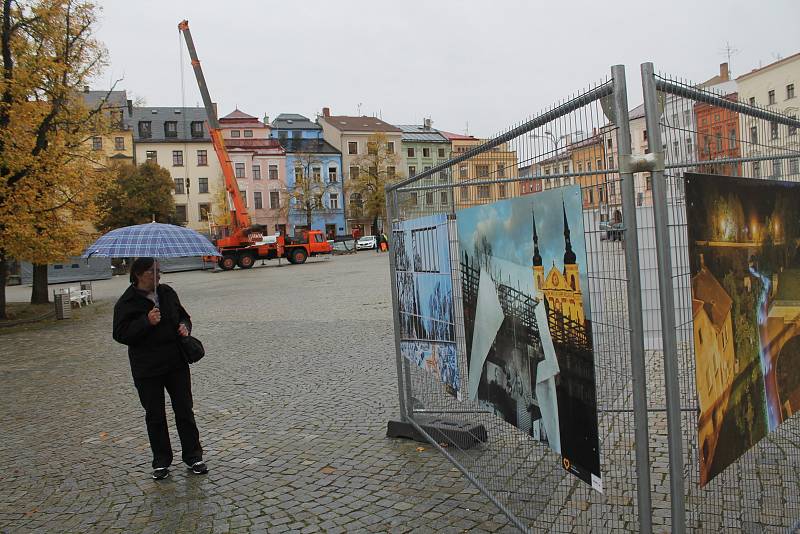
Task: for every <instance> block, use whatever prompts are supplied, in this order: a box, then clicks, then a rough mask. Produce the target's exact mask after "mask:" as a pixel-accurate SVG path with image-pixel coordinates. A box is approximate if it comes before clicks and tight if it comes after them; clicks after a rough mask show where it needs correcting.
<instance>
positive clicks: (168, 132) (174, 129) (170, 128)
mask: <svg viewBox="0 0 800 534" xmlns="http://www.w3.org/2000/svg"><path fill="white" fill-rule="evenodd" d="M164 137H178V123H177V121H165V122H164Z"/></svg>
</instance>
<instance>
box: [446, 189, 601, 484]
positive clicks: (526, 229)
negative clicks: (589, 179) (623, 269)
mask: <svg viewBox="0 0 800 534" xmlns="http://www.w3.org/2000/svg"><path fill="white" fill-rule="evenodd" d="M456 221H457V225H458V238H459V247H460V251H461V257H460V258H459V261H460V265H461V277H462V286H463V306H464V329H465V335H466V344H467V359H468V370H467V375H468V377H467V380H466V390H467V391H466V393H467V396H468V398H469V399H470V400H477V401H478V402H479V404H480V405H481V406H482V407H483V408H485V409H488V410H491V411H493V412H494V413H495V414H496V415H498V416H499V417H502V418H503V419H504V420H505V421H506V422H508V423H510V424H512V425H514V426H516V427H517V428H519V429H520V430H521V431H523V432H525V433H527V434H528V435H530V436H531V437H533V438H534V439H537V440H539V441H541V442H543V443H545V444H546V445H548V446H549V447H550V448H551V449H553V450H554V451H555V452H557V453H559V454H561V456H562V459H563V465H564V467H565V468H566V469H567V470H569V471H570V472H572V473H574V474H576V475H577V476H579V477H580V478H581V479H582V480H584V481H586V482H587V483H590V484H592V486H593V487H595V488H596V489H599V490H601V491H602V481H601V478H600V447H599V440H598V424H597V400H596V387H595V382H594V354H593V350H592V330H591V321H590V317H591V315H590V307H589V290H588V287H589V286H588V278H587V262H586V249H585V244H584V231H583V214H582V204H581V191H580V188H579V187H578V186H570V187H564V188H561V189H553V190H549V191H544V192H542V193H537V194H535V195H530V196H528V197H523V198H514V199H509V200H505V201H501V202H496V203H493V204H488V205H485V206H477V207H474V208H469V209H465V210H461V211H459V212H458V213H457V217H456Z"/></svg>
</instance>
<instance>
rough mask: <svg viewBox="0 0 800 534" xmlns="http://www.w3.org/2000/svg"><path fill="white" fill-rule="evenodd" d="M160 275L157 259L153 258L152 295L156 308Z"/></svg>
mask: <svg viewBox="0 0 800 534" xmlns="http://www.w3.org/2000/svg"><path fill="white" fill-rule="evenodd" d="M160 273H161V268H160V267H159V265H158V258H153V294H154V295H155V299H156V308H158V307H159V305H158V275H159V274H160Z"/></svg>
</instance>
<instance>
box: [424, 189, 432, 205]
mask: <svg viewBox="0 0 800 534" xmlns="http://www.w3.org/2000/svg"><path fill="white" fill-rule="evenodd" d="M425 205H426V206H433V191H428V192H426V193H425Z"/></svg>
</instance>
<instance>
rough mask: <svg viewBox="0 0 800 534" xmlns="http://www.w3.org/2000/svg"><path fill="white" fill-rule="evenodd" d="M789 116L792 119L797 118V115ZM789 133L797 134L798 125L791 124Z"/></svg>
mask: <svg viewBox="0 0 800 534" xmlns="http://www.w3.org/2000/svg"><path fill="white" fill-rule="evenodd" d="M789 118H790V119H792V120H797V115H789ZM789 135H791V136H794V135H797V126H789Z"/></svg>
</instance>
